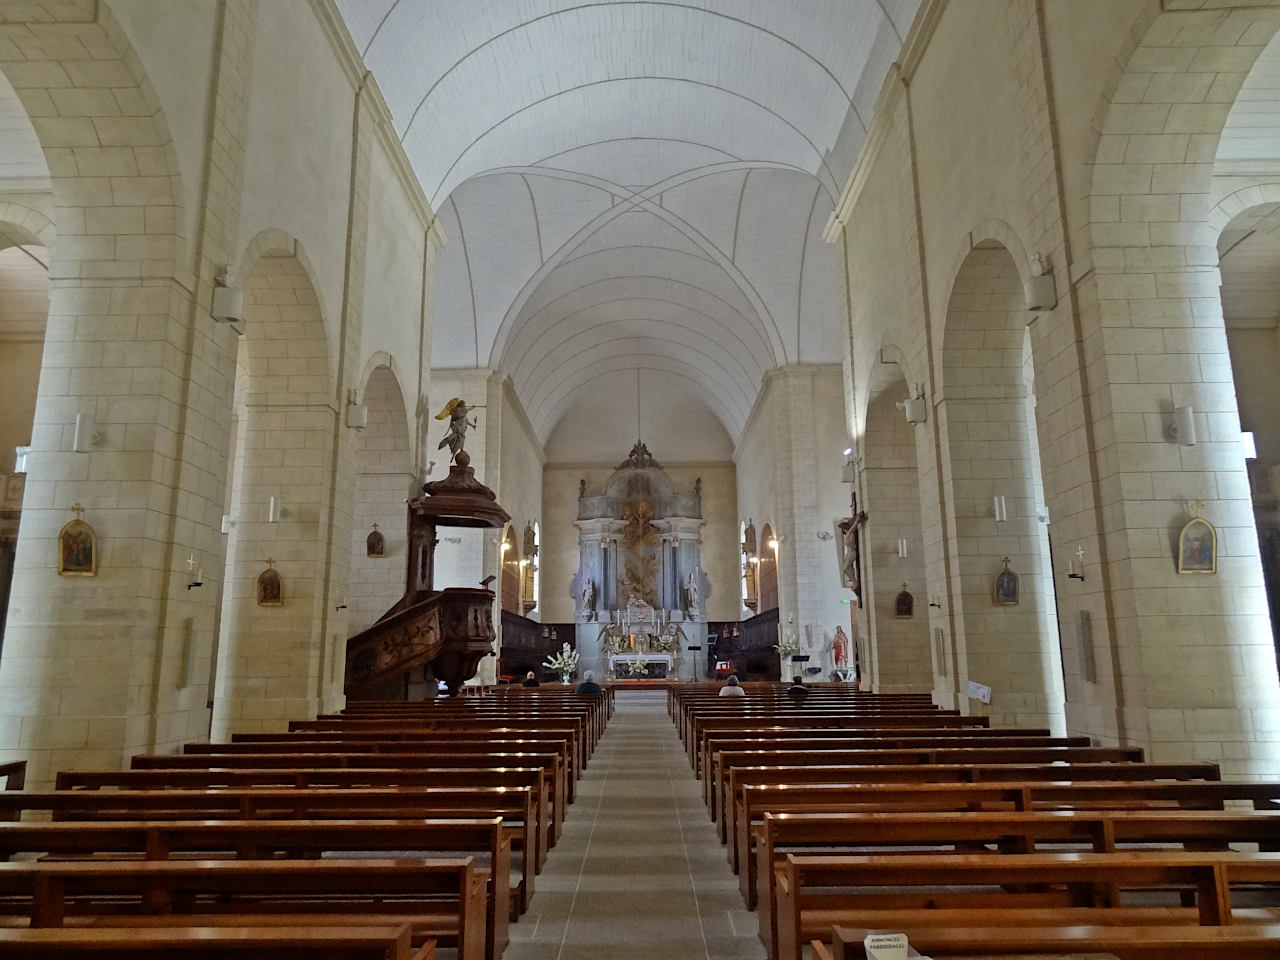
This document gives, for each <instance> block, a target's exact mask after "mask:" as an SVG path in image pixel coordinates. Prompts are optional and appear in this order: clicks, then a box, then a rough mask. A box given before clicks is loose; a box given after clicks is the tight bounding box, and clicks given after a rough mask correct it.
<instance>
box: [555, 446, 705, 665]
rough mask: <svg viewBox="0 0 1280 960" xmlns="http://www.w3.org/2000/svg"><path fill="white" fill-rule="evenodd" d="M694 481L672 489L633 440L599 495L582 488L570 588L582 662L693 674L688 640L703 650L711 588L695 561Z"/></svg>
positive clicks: (697, 516)
mask: <svg viewBox="0 0 1280 960" xmlns="http://www.w3.org/2000/svg"><path fill="white" fill-rule="evenodd" d="M700 487H701V484H700V483H698V484H695V486H694V488H693V490H690V491H688V492H684V491H677V490H676V487H675V485H674V484H673V483H672V481H671V478H670V477H669V476H668V475H667V474H666V472H665V471H664V470H663V469H662V467H661V465H660V464H659V463H658V461H657V460H655V459H654V458H653V456H652V455H651V454H650V453H649V449H648V447H646V446H645V445H644V443H641V442H637V443H636V445H635V446H634V447H632V448H631V454H630V456H628V457H627V459H626V460H625V461H624V462H622V463H620V464H619V465H618V467H617V468H616V469H615V470H614V472H613V474H612V475H611V476H610V477H609V479H608V481H607V482H606V483H605V488H604V491H603V492H602V493H600V494H598V495H589V491H587V490H586V488H585V485H584V486H583V487H582V489H581V490H580V493H579V497H578V519H577V521H576V522H575V526H576V527H577V528H578V558H579V559H578V572H577V574H576V575H575V576H574V578H573V583H572V587H571V589H572V591H573V596H574V600H575V608H576V616H575V619H576V620H577V621H578V622H579V626H578V628H577V630H578V643H577V645H578V652H579V654H580V656H581V659H582V665H583V667H584V668H587V669H594V670H596V671H597V672H598V673H616V674H617V675H619V676H624V677H625V676H628V675H631V676H635V675H637V674H643V675H647V676H654V675H659V676H660V675H663V674H665V675H668V676H677V675H679V676H685V677H692V676H693V673H694V669H695V667H694V663H693V655H691V654H690V653H689V651H688V648H689V647H691V646H696V647H699V648H701V649H702V650H705V649H706V640H707V637H706V633H707V629H706V616H705V610H706V599H707V597H708V595H709V594H710V592H711V583H710V581H709V580H708V579H707V575H706V572H705V571H704V570H703V569H702V554H701V549H702V546H701V531H702V526H703V519H702V491H701V489H700ZM695 655H696V652H695ZM632 663H638V664H640V665H642V666H640V667H632V666H631V664H632ZM624 668H625V669H624Z"/></svg>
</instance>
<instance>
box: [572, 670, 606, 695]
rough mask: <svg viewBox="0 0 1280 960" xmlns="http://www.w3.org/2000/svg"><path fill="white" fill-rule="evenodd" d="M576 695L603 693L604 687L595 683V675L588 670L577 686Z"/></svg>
mask: <svg viewBox="0 0 1280 960" xmlns="http://www.w3.org/2000/svg"><path fill="white" fill-rule="evenodd" d="M577 692H578V693H604V687H602V686H600V684H598V683H596V675H595V674H594V673H592V672H591V671H590V670H588V671H587V672H586V673H584V674H583V675H582V682H581V683H580V684H578V689H577Z"/></svg>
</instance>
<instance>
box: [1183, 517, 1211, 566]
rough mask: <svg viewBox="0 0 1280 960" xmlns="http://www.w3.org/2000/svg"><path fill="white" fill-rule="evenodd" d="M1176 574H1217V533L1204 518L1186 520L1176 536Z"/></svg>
mask: <svg viewBox="0 0 1280 960" xmlns="http://www.w3.org/2000/svg"><path fill="white" fill-rule="evenodd" d="M1178 572H1179V573H1217V572H1218V531H1217V530H1215V529H1214V527H1213V524H1212V523H1210V522H1209V521H1208V520H1206V519H1205V518H1204V517H1201V516H1197V517H1194V518H1192V519H1191V520H1188V521H1187V523H1186V525H1185V526H1184V527H1183V528H1182V532H1181V533H1179V534H1178Z"/></svg>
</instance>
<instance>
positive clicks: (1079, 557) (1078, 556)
mask: <svg viewBox="0 0 1280 960" xmlns="http://www.w3.org/2000/svg"><path fill="white" fill-rule="evenodd" d="M1084 556H1085V554H1084V547H1076V552H1075V556H1074V558H1072V557H1067V576H1068V577H1069V578H1070V579H1072V580H1083V579H1084ZM1077 562H1078V563H1079V565H1080V569H1079V570H1077V569H1076V564H1077Z"/></svg>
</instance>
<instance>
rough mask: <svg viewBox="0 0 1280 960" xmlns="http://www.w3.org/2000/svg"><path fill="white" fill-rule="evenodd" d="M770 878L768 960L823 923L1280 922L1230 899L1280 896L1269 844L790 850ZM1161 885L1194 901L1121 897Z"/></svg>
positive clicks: (1279, 867) (787, 956) (792, 959)
mask: <svg viewBox="0 0 1280 960" xmlns="http://www.w3.org/2000/svg"><path fill="white" fill-rule="evenodd" d="M775 882H776V884H777V896H778V910H777V915H776V924H777V938H778V952H777V954H776V960H801V958H802V948H803V946H804V944H805V943H807V942H808V941H810V940H813V939H825V938H826V936H827V935H828V934H829V931H830V930H831V928H832V927H833V926H846V927H862V928H870V929H897V928H899V926H910V927H940V928H946V927H1002V926H1032V927H1034V926H1038V925H1044V924H1049V925H1052V926H1067V925H1071V924H1076V923H1079V924H1090V925H1106V924H1119V925H1122V926H1137V925H1142V924H1155V925H1161V926H1174V925H1179V924H1181V925H1187V926H1193V925H1197V924H1198V925H1201V926H1224V925H1228V924H1233V923H1241V924H1242V925H1243V924H1247V923H1250V922H1253V923H1269V924H1276V923H1280V908H1257V909H1247V910H1240V909H1234V908H1233V905H1232V888H1233V887H1237V888H1238V887H1241V886H1244V885H1249V886H1251V887H1255V888H1256V887H1262V888H1264V889H1265V890H1266V892H1267V893H1268V894H1272V895H1280V854H1270V853H1256V854H1240V853H1186V852H1180V851H1142V852H1126V853H1069V854H1062V853H1058V854H1052V853H1051V854H1046V853H1034V854H1026V855H1023V856H1016V857H1011V856H1004V855H1001V854H922V855H911V854H902V855H893V856H883V857H877V856H839V857H837V856H825V857H807V856H795V855H794V854H788V855H787V857H786V860H785V861H784V863H783V864H782V866H781V867H779V868H778V871H777V879H776V881H775ZM886 887H891V888H894V892H892V893H886V892H885V891H884V888H886ZM1170 890H1173V891H1178V892H1179V893H1180V894H1185V895H1186V896H1187V897H1190V896H1192V895H1194V900H1195V905H1194V906H1172V905H1171V906H1128V905H1126V904H1125V903H1124V901H1123V900H1122V895H1123V894H1124V892H1126V891H1144V892H1145V891H1170ZM974 946H979V944H975V945H974Z"/></svg>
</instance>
